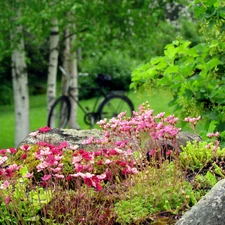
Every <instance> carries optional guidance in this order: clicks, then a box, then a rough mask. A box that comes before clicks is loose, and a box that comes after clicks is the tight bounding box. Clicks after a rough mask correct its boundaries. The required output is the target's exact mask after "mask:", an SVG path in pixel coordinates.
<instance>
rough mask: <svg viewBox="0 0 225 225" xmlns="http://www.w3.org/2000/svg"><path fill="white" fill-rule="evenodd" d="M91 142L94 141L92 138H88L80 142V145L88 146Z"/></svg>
mask: <svg viewBox="0 0 225 225" xmlns="http://www.w3.org/2000/svg"><path fill="white" fill-rule="evenodd" d="M93 141H94V136H92V137H90V138H88V139H87V140H84V141H83V142H82V145H88V144H91V143H92V142H93Z"/></svg>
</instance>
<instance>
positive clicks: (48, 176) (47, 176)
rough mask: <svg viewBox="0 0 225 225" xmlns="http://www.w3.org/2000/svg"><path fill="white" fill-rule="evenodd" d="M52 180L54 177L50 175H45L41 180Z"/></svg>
mask: <svg viewBox="0 0 225 225" xmlns="http://www.w3.org/2000/svg"><path fill="white" fill-rule="evenodd" d="M51 178H52V175H51V174H49V175H44V176H43V177H42V178H41V179H42V180H43V181H48V180H49V179H51Z"/></svg>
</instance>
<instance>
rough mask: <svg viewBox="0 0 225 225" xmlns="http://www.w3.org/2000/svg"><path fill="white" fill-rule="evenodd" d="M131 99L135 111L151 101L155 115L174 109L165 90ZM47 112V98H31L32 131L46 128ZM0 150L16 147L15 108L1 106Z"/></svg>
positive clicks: (80, 120)
mask: <svg viewBox="0 0 225 225" xmlns="http://www.w3.org/2000/svg"><path fill="white" fill-rule="evenodd" d="M128 96H129V98H130V99H131V100H132V102H133V103H134V106H135V110H137V109H138V106H139V105H140V104H142V103H143V102H146V101H149V103H150V106H151V108H152V109H154V111H155V113H159V112H166V114H167V115H168V114H171V113H172V112H173V109H172V108H171V107H168V102H169V101H170V100H171V99H172V95H171V94H170V93H169V92H168V91H165V90H154V91H153V92H151V93H147V92H142V93H141V92H137V93H134V92H129V94H128ZM81 104H82V105H83V106H89V107H90V108H91V109H92V107H91V106H92V105H93V104H94V100H93V99H90V100H83V101H81ZM83 116H84V115H83V113H82V111H80V109H79V110H78V118H77V119H78V123H79V125H80V127H81V128H82V129H88V128H89V127H88V126H87V125H86V124H84V122H83ZM46 121H47V112H46V96H45V95H39V96H30V131H34V130H36V129H38V128H40V127H43V126H46ZM0 124H1V129H0V149H2V148H10V147H15V146H14V125H15V118H14V107H13V106H0Z"/></svg>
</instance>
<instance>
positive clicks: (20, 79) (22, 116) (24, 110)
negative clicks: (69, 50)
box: [10, 7, 30, 146]
mask: <svg viewBox="0 0 225 225" xmlns="http://www.w3.org/2000/svg"><path fill="white" fill-rule="evenodd" d="M14 10H15V16H14V17H13V18H12V24H14V25H15V24H16V21H18V20H20V18H21V10H20V8H18V7H14ZM10 40H11V48H12V49H13V51H12V56H11V63H12V81H13V91H14V108H15V146H17V145H18V144H19V143H20V142H21V141H22V140H23V138H24V137H25V136H26V135H27V134H28V133H29V129H30V127H29V94H28V75H27V65H26V56H25V47H24V39H23V27H22V25H15V26H12V27H11V31H10ZM15 43H16V44H15Z"/></svg>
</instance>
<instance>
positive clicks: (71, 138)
mask: <svg viewBox="0 0 225 225" xmlns="http://www.w3.org/2000/svg"><path fill="white" fill-rule="evenodd" d="M101 135H102V131H101V130H98V129H92V130H75V129H59V128H54V129H51V130H49V131H48V132H46V133H38V134H37V136H35V137H33V136H31V135H30V134H28V135H27V136H26V137H25V138H24V140H23V141H22V142H21V143H20V144H19V146H21V145H24V144H36V143H37V142H47V143H50V144H53V145H59V143H60V142H68V143H69V144H70V145H78V146H79V147H82V142H83V141H84V140H86V139H88V138H90V137H92V136H94V137H95V138H100V137H101Z"/></svg>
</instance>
